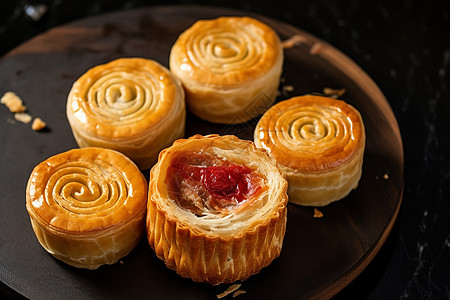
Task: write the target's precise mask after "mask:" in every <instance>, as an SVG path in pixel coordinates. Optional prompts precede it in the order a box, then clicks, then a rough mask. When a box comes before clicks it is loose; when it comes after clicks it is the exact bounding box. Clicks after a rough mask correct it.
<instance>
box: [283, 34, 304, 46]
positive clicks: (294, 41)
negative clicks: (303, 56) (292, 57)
mask: <svg viewBox="0 0 450 300" xmlns="http://www.w3.org/2000/svg"><path fill="white" fill-rule="evenodd" d="M304 41H305V37H304V36H302V35H299V34H296V35H293V36H291V37H290V38H288V39H287V40H285V41H282V42H281V47H283V49H289V48H292V47H294V46H297V45H298V44H300V43H302V42H304Z"/></svg>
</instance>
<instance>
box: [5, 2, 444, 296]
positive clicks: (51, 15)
mask: <svg viewBox="0 0 450 300" xmlns="http://www.w3.org/2000/svg"><path fill="white" fill-rule="evenodd" d="M446 2H448V1H413V0H406V1H357V0H354V1H325V0H317V1H311V0H308V1H289V2H288V1H254V2H250V1H239V2H231V1H143V0H141V1H139V0H130V1H111V0H110V1H107V0H104V1H74V0H64V1H63V0H53V1H50V0H42V1H9V0H8V1H2V2H1V4H0V56H1V55H3V54H6V53H7V52H8V51H9V50H11V49H13V48H14V47H15V46H18V45H19V44H20V43H22V42H24V41H26V40H27V39H29V38H31V37H33V36H35V35H37V34H39V33H41V32H44V31H45V30H47V29H50V28H52V27H54V26H58V25H60V24H64V23H67V22H70V21H72V20H77V19H80V18H83V17H86V16H91V15H97V14H101V13H103V12H106V11H115V10H124V9H125V10H126V9H132V8H136V7H140V6H144V5H168V4H193V3H194V4H204V5H214V6H222V7H230V8H236V9H241V10H246V11H251V12H255V13H259V14H262V15H265V16H267V17H270V18H274V19H277V20H280V21H284V22H286V23H289V24H291V25H294V26H296V27H298V28H300V29H302V30H305V31H308V32H310V33H312V34H313V35H315V36H317V37H318V38H320V39H323V40H325V41H327V42H328V43H330V44H332V45H333V46H335V47H336V48H338V49H339V50H341V51H342V52H344V53H345V54H347V55H348V56H349V57H350V58H351V59H353V60H354V61H355V62H356V63H357V64H358V65H359V66H361V68H362V69H363V70H364V71H366V72H367V73H368V74H369V76H371V77H372V79H373V80H374V81H375V82H376V83H377V84H378V86H379V87H380V89H381V90H382V91H383V93H384V94H385V96H386V98H387V100H388V101H389V103H390V105H391V107H392V109H393V111H394V113H395V116H396V117H397V120H398V123H399V126H400V130H401V133H402V138H403V146H404V155H405V187H404V195H403V202H402V207H401V209H400V213H399V215H398V218H397V221H396V223H395V225H394V228H393V230H392V232H391V234H390V236H389V237H388V239H387V241H386V243H385V244H384V246H383V247H382V249H381V250H380V252H379V254H378V255H377V256H376V257H375V259H374V260H373V261H372V263H370V265H369V266H368V267H367V268H366V269H365V270H364V271H363V273H362V274H361V275H360V276H359V277H358V278H357V279H356V280H355V281H353V282H352V283H351V284H350V285H349V286H348V287H346V288H345V289H344V290H343V291H342V292H340V293H339V294H338V295H337V296H336V297H335V299H450V195H449V194H450V193H449V191H450V189H449V187H448V184H449V178H450V96H449V86H450V9H449V8H448V6H449V5H448V3H446ZM29 4H45V5H46V8H47V12H46V13H45V14H44V15H43V17H42V18H41V19H40V20H38V21H34V20H32V19H31V18H30V17H28V16H27V15H26V14H25V9H24V7H25V6H26V5H29ZM0 259H1V258H0ZM5 297H6V298H20V296H19V295H17V294H16V293H15V292H14V291H12V290H11V289H9V288H8V287H7V286H5V285H4V284H1V283H0V298H5Z"/></svg>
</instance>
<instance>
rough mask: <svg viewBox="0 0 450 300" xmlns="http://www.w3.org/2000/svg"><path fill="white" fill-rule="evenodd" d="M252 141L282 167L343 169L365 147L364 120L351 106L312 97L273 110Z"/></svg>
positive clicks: (262, 118) (312, 169)
mask: <svg viewBox="0 0 450 300" xmlns="http://www.w3.org/2000/svg"><path fill="white" fill-rule="evenodd" d="M254 138H255V143H256V144H257V145H258V146H261V147H262V148H265V149H266V150H268V151H269V153H270V155H271V156H272V157H273V158H275V159H276V160H277V162H278V163H280V164H281V165H284V166H287V167H290V168H292V169H295V170H299V171H308V172H315V171H316V172H320V171H322V170H326V169H329V168H333V167H336V166H339V165H342V164H344V163H346V162H347V161H348V160H349V159H350V158H351V157H352V156H353V155H354V154H355V153H356V152H357V151H359V150H360V149H363V148H364V145H365V131H364V124H363V120H362V118H361V115H360V113H359V112H358V111H357V110H356V109H355V108H354V107H353V106H351V105H349V104H347V103H345V102H344V101H341V100H335V99H332V98H328V97H321V96H313V95H306V96H300V97H293V98H291V99H288V100H285V101H281V102H279V103H278V104H276V105H274V106H272V107H271V108H270V109H269V110H268V111H267V112H266V113H265V114H264V115H263V116H262V117H261V119H260V120H259V122H258V124H257V126H256V128H255V136H254Z"/></svg>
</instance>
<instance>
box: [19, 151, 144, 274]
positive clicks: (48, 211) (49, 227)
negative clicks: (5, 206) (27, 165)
mask: <svg viewBox="0 0 450 300" xmlns="http://www.w3.org/2000/svg"><path fill="white" fill-rule="evenodd" d="M146 198H147V188H146V180H145V178H144V176H143V175H142V173H141V172H140V171H139V169H138V168H137V166H136V165H135V164H134V163H133V162H132V161H131V160H130V159H128V158H127V157H126V156H124V155H123V154H121V153H119V152H116V151H113V150H108V149H101V148H82V149H74V150H70V151H67V152H64V153H60V154H57V155H55V156H52V157H50V158H48V159H47V160H45V161H43V162H42V163H40V164H38V165H37V166H36V167H35V168H34V169H33V171H32V173H31V175H30V178H29V181H28V185H27V191H26V208H27V211H28V213H29V215H30V219H31V223H32V226H33V230H34V231H35V234H36V236H37V238H38V240H39V242H40V243H41V245H42V246H43V247H44V248H45V249H46V250H47V251H48V252H50V253H51V254H52V255H53V256H55V257H56V258H58V259H60V260H62V261H64V262H66V263H68V264H70V265H72V266H76V267H79V268H88V269H95V268H98V267H99V266H100V265H103V264H112V263H115V262H116V261H117V260H118V259H120V258H121V257H123V256H125V255H126V254H128V252H130V251H131V250H132V249H133V248H134V247H135V246H136V244H137V243H138V241H139V239H140V237H141V236H142V234H143V232H144V227H145V225H144V215H145V210H146Z"/></svg>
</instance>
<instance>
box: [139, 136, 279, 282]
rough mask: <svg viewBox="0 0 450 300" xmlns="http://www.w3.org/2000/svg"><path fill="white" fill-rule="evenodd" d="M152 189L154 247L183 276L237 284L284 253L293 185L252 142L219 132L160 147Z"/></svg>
mask: <svg viewBox="0 0 450 300" xmlns="http://www.w3.org/2000/svg"><path fill="white" fill-rule="evenodd" d="M149 186H150V187H149V196H148V206H147V237H148V241H149V244H150V246H151V247H152V248H153V250H154V251H155V252H156V255H157V256H158V257H159V258H160V259H162V260H163V261H164V262H165V264H166V265H167V266H168V267H169V268H170V269H173V270H175V271H176V272H177V273H178V274H179V275H181V276H183V277H188V278H191V279H192V280H194V281H197V282H207V283H210V284H219V283H232V282H235V281H237V280H245V279H246V278H248V277H249V276H251V275H252V274H255V273H258V272H259V271H260V270H261V269H262V268H263V267H265V266H267V265H269V264H270V263H271V262H272V261H273V260H274V259H275V258H276V257H278V256H279V255H280V252H281V248H282V244H283V239H284V234H285V230H286V216H287V193H286V190H287V182H286V180H285V179H284V177H283V176H282V174H281V173H280V171H279V170H278V168H277V167H276V166H275V164H274V162H273V161H272V160H271V159H270V157H269V156H268V155H267V154H266V153H265V151H262V150H260V149H257V148H256V147H255V146H254V144H253V142H250V141H243V140H240V139H238V138H237V137H235V136H218V135H209V136H200V135H196V136H193V137H191V138H189V139H182V140H178V141H176V142H175V143H174V144H173V146H171V147H170V148H167V149H165V150H163V151H162V152H161V154H160V156H159V160H158V163H157V164H156V165H155V166H154V167H153V168H152V170H151V173H150V185H149Z"/></svg>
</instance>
